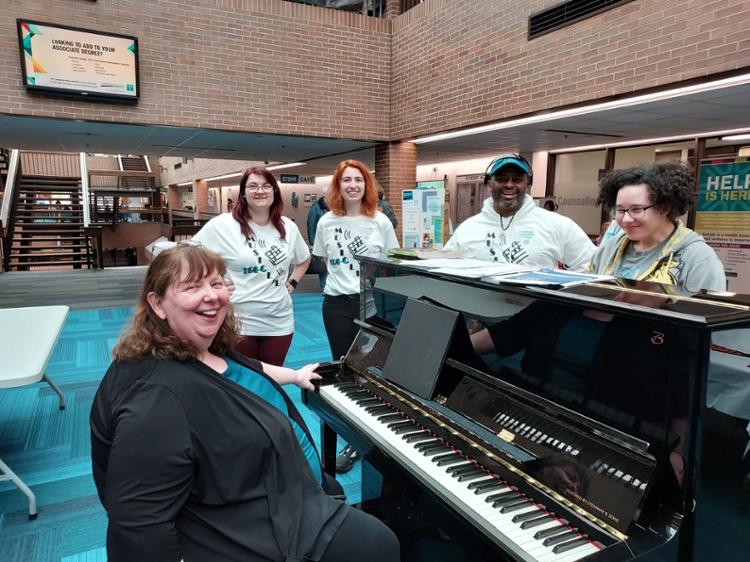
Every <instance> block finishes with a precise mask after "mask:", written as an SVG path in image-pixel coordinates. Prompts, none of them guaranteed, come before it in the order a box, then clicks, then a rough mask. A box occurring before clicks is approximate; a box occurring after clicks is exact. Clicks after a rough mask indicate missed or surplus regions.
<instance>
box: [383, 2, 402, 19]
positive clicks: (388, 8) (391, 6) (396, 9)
mask: <svg viewBox="0 0 750 562" xmlns="http://www.w3.org/2000/svg"><path fill="white" fill-rule="evenodd" d="M383 15H384V17H385V18H386V19H393V18H395V17H396V16H398V15H401V0H385V10H384V14H383Z"/></svg>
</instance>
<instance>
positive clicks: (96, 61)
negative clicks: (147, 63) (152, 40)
mask: <svg viewBox="0 0 750 562" xmlns="http://www.w3.org/2000/svg"><path fill="white" fill-rule="evenodd" d="M17 25H18V41H19V44H20V48H21V54H22V71H23V80H24V84H25V86H26V88H27V89H28V90H29V91H46V92H55V93H60V94H67V95H75V96H79V97H81V98H92V99H96V98H99V99H108V100H112V99H120V100H126V101H130V102H136V101H137V100H138V95H139V91H138V86H139V84H138V39H137V38H136V37H132V36H129V35H120V34H118V33H104V32H101V31H94V30H90V29H80V28H76V27H70V26H66V25H58V24H53V23H45V22H38V21H32V20H21V19H19V20H17Z"/></svg>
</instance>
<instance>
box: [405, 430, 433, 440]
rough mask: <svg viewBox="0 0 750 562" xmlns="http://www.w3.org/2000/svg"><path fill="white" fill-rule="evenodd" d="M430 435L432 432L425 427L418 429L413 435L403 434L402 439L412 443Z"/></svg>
mask: <svg viewBox="0 0 750 562" xmlns="http://www.w3.org/2000/svg"><path fill="white" fill-rule="evenodd" d="M431 435H432V434H431V433H430V432H429V431H427V430H426V429H425V430H424V431H420V432H419V433H414V434H413V435H405V436H404V438H403V439H404V441H406V442H407V443H414V442H415V441H422V440H423V439H425V438H427V437H429V436H431Z"/></svg>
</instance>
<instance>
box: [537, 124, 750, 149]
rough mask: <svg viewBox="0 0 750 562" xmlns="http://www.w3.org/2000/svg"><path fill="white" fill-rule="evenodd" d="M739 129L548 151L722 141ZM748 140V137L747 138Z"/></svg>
mask: <svg viewBox="0 0 750 562" xmlns="http://www.w3.org/2000/svg"><path fill="white" fill-rule="evenodd" d="M739 131H740V129H732V130H730V131H709V132H705V131H702V132H699V133H684V134H682V135H675V136H673V137H655V138H650V139H637V140H630V141H623V142H610V143H607V144H588V145H586V146H576V147H573V148H561V149H560V150H550V154H566V153H568V152H585V151H587V150H602V149H605V148H618V147H624V146H637V145H642V144H658V143H664V142H686V141H691V140H693V139H694V138H703V139H705V138H712V137H721V138H722V139H727V138H728V137H726V136H724V135H727V134H731V133H737V132H739ZM748 138H750V137H748Z"/></svg>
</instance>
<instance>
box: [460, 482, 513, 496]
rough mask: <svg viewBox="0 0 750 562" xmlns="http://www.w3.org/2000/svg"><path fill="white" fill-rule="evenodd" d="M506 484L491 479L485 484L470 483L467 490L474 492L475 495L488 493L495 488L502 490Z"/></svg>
mask: <svg viewBox="0 0 750 562" xmlns="http://www.w3.org/2000/svg"><path fill="white" fill-rule="evenodd" d="M507 485H508V484H507V483H506V482H504V481H503V480H498V479H496V478H495V479H493V480H489V481H487V482H472V483H471V484H469V489H470V490H474V493H475V494H481V493H482V492H489V491H490V490H494V489H496V488H504V487H505V486H507Z"/></svg>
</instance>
